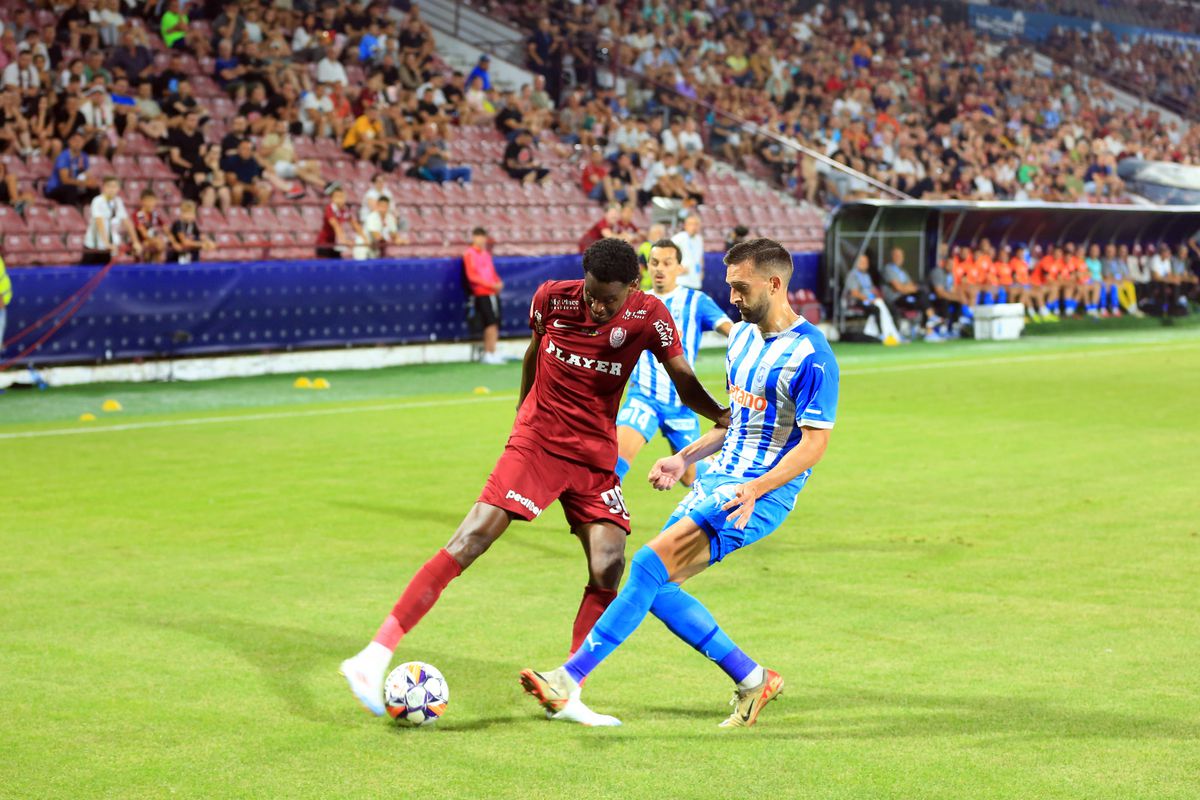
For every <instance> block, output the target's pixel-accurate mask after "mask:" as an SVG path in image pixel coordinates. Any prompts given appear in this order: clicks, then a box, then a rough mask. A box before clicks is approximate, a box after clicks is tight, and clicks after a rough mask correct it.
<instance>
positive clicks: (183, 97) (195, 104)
mask: <svg viewBox="0 0 1200 800" xmlns="http://www.w3.org/2000/svg"><path fill="white" fill-rule="evenodd" d="M163 111H165V112H166V113H167V115H168V116H170V117H175V118H176V119H178V118H180V117H184V116H186V115H188V114H192V113H198V114H200V119H201V121H203V120H205V119H207V117H206V115H204V114H203V113H202V110H201V108H200V101H198V100H197V99H196V95H195V94H194V93H193V92H192V84H191V83H190V82H189V81H186V80H181V81H179V82H178V84H177V86H176V92H175V93H174V94H173V95H171V96H170V97H168V98H167V102H166V103H165V104H164V105H163Z"/></svg>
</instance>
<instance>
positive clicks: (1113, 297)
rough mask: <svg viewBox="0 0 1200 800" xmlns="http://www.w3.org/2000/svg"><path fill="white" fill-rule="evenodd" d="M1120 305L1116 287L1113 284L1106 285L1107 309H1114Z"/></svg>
mask: <svg viewBox="0 0 1200 800" xmlns="http://www.w3.org/2000/svg"><path fill="white" fill-rule="evenodd" d="M1120 307H1121V298H1120V295H1118V294H1117V287H1116V286H1115V285H1114V286H1110V287H1108V310H1109V311H1116V310H1117V309H1118V308H1120Z"/></svg>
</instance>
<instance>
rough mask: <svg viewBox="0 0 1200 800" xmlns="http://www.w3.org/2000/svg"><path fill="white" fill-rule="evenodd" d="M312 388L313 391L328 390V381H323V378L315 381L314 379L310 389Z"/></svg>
mask: <svg viewBox="0 0 1200 800" xmlns="http://www.w3.org/2000/svg"><path fill="white" fill-rule="evenodd" d="M312 388H314V389H328V388H329V381H327V380H325V379H324V378H317V379H315V380H314V381H313V387H312Z"/></svg>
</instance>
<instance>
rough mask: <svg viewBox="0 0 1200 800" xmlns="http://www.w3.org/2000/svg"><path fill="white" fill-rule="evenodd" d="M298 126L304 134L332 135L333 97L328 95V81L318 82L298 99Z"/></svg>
mask: <svg viewBox="0 0 1200 800" xmlns="http://www.w3.org/2000/svg"><path fill="white" fill-rule="evenodd" d="M300 126H301V128H302V129H303V130H304V135H305V136H319V137H328V136H332V135H333V132H334V122H333V98H331V97H330V96H329V84H328V83H318V84H317V87H316V88H315V89H313V90H312V91H311V92H306V93H305V95H304V97H303V98H302V99H301V100H300Z"/></svg>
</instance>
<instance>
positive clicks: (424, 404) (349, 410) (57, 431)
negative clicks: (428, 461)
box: [0, 394, 516, 439]
mask: <svg viewBox="0 0 1200 800" xmlns="http://www.w3.org/2000/svg"><path fill="white" fill-rule="evenodd" d="M515 397H516V395H511V394H499V395H494V396H492V397H482V398H477V397H463V398H458V399H449V400H418V401H414V402H409V403H379V404H376V405H372V406H349V407H342V408H313V409H308V410H305V411H273V412H270V413H261V414H229V415H226V416H222V417H193V418H191V419H164V420H156V421H153V422H129V423H126V424H123V425H105V426H103V427H99V428H53V429H50V430H45V431H20V432H16V433H0V439H36V438H39V437H42V436H74V435H76V434H85V433H109V432H111V431H138V430H143V429H145V428H174V427H176V426H181V425H210V424H214V423H218V422H244V421H247V420H264V419H296V418H299V417H326V416H330V415H332V414H356V413H358V412H360V411H403V410H405V409H410V408H433V407H435V406H462V405H467V404H469V403H488V402H494V401H497V400H512V399H514V398H515Z"/></svg>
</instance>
